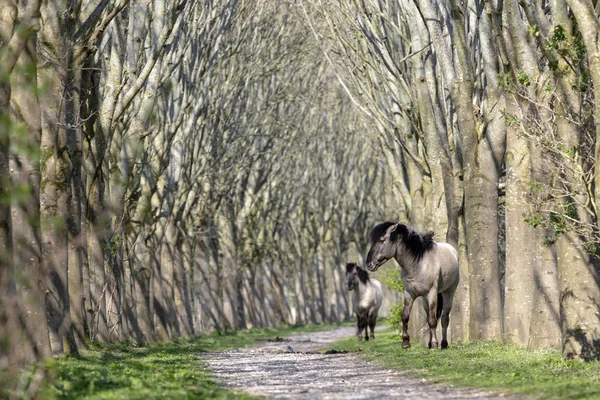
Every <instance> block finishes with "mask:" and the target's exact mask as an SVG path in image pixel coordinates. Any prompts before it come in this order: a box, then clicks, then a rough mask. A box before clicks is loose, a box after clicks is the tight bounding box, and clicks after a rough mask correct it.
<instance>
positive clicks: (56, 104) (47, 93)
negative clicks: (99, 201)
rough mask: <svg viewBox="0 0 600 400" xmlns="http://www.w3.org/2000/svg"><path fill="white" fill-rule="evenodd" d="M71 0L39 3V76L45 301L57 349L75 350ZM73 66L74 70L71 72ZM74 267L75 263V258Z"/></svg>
mask: <svg viewBox="0 0 600 400" xmlns="http://www.w3.org/2000/svg"><path fill="white" fill-rule="evenodd" d="M66 8H67V4H66V3H65V4H52V5H51V4H44V5H43V6H42V8H41V14H42V19H43V20H44V24H43V25H42V29H41V31H40V35H39V37H40V39H41V40H40V43H43V45H42V46H40V48H39V49H38V50H39V51H38V60H39V68H38V82H39V85H40V86H42V87H44V88H45V89H46V90H44V91H42V92H41V93H40V108H41V110H42V119H41V122H42V124H41V126H42V138H41V162H42V166H41V183H40V192H41V193H40V218H41V221H42V225H41V238H42V263H43V269H44V271H45V275H46V276H45V284H46V288H47V294H46V307H47V312H48V324H49V327H50V341H51V345H52V350H53V352H54V353H62V352H68V353H76V352H77V345H76V343H75V337H74V331H73V329H74V327H73V322H72V319H71V310H70V297H69V279H68V276H69V273H68V271H69V258H68V254H69V252H68V238H69V231H68V226H67V221H68V220H69V217H70V214H69V208H68V205H69V198H68V195H69V193H68V190H69V184H70V182H69V179H70V174H71V171H72V168H73V166H72V163H73V160H72V158H71V157H72V156H73V155H72V154H69V152H70V148H69V145H68V136H69V135H70V134H72V133H71V132H69V129H70V128H69V127H70V125H69V124H72V123H73V122H74V121H73V120H72V117H73V114H72V111H73V110H72V109H71V110H69V109H68V107H67V104H65V101H64V99H63V94H64V93H65V91H66V92H69V91H70V85H71V83H72V82H71V81H70V80H69V77H70V76H71V73H72V69H71V68H72V66H73V64H72V50H73V49H72V48H71V46H70V44H69V43H70V40H71V37H72V33H73V29H74V25H75V22H74V21H73V20H71V19H70V17H69V16H67V18H66V19H63V17H64V16H65V14H63V13H62V12H60V11H59V10H64V9H66ZM70 71H71V72H70ZM72 267H73V268H77V264H76V263H73V266H72Z"/></svg>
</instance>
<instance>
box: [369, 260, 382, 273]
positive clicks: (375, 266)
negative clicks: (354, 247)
mask: <svg viewBox="0 0 600 400" xmlns="http://www.w3.org/2000/svg"><path fill="white" fill-rule="evenodd" d="M377 268H379V265H378V264H376V263H374V262H372V261H371V262H370V263H368V264H367V269H368V270H369V271H377Z"/></svg>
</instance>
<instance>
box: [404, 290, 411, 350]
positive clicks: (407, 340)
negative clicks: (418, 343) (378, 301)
mask: <svg viewBox="0 0 600 400" xmlns="http://www.w3.org/2000/svg"><path fill="white" fill-rule="evenodd" d="M412 305H413V298H412V297H411V295H410V294H408V293H407V292H406V291H405V292H404V308H403V309H402V348H403V349H408V348H409V347H410V337H409V336H408V320H409V318H410V310H411V309H412Z"/></svg>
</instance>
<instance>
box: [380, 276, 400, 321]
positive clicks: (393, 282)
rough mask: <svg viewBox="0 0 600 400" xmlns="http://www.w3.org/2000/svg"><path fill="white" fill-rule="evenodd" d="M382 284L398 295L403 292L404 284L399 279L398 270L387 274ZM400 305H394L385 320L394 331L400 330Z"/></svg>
mask: <svg viewBox="0 0 600 400" xmlns="http://www.w3.org/2000/svg"><path fill="white" fill-rule="evenodd" d="M381 280H382V282H383V283H384V284H385V285H387V286H388V287H390V288H391V289H393V290H396V291H398V292H400V293H402V292H404V282H402V278H401V277H400V270H399V269H397V268H394V269H393V270H392V271H390V272H388V274H387V275H385V276H384V277H383V278H382V279H381ZM403 308H404V307H403V305H402V304H394V305H393V306H392V308H391V310H390V315H389V316H388V319H387V324H388V325H390V326H391V327H393V328H394V329H400V328H402V309H403Z"/></svg>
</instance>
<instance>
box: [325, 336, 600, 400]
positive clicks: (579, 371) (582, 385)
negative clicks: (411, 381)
mask: <svg viewBox="0 0 600 400" xmlns="http://www.w3.org/2000/svg"><path fill="white" fill-rule="evenodd" d="M331 348H332V349H335V350H346V351H362V354H363V355H364V356H365V357H366V358H367V359H368V360H370V361H373V362H376V363H379V364H380V365H383V366H385V367H386V368H394V369H399V370H403V371H408V372H409V373H410V374H412V375H415V376H421V377H425V378H427V379H429V380H431V381H433V382H439V383H445V384H453V385H455V386H471V387H480V388H485V389H488V390H492V391H500V392H510V393H520V394H526V395H533V396H534V397H537V398H544V399H591V398H596V399H600V362H590V363H582V362H578V361H567V360H563V359H562V358H561V355H560V351H558V350H543V351H529V350H526V349H523V348H520V347H517V346H511V345H505V344H501V343H496V342H471V343H461V344H451V345H450V348H449V349H447V350H429V349H427V348H425V347H423V346H422V345H421V344H419V343H418V341H415V342H414V343H412V347H411V348H410V349H407V350H403V349H402V339H401V338H400V337H399V336H398V335H397V333H396V332H394V331H392V330H390V329H388V330H385V331H382V332H380V333H379V335H377V336H376V340H374V341H369V342H364V341H363V342H361V343H358V341H357V340H356V338H348V339H343V340H341V341H339V342H336V343H335V344H334V345H333V346H332V347H331Z"/></svg>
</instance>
